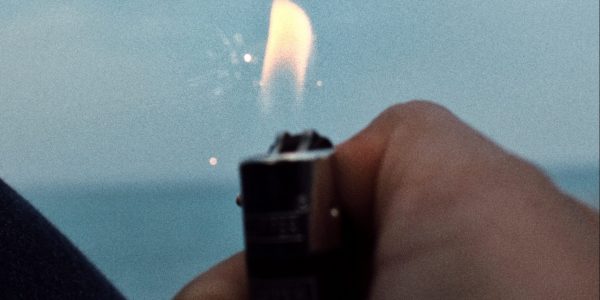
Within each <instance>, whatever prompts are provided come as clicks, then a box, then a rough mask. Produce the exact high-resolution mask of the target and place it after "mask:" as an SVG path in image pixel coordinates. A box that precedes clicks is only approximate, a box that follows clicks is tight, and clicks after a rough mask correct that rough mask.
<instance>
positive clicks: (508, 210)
mask: <svg viewBox="0 0 600 300" xmlns="http://www.w3.org/2000/svg"><path fill="white" fill-rule="evenodd" d="M335 159H336V176H337V177H336V178H337V187H338V189H339V191H340V196H341V199H342V202H343V203H342V209H343V211H344V212H345V213H346V214H347V216H348V217H349V218H350V220H352V222H354V223H355V225H356V228H357V233H356V234H357V235H360V236H363V237H364V239H362V240H365V241H369V242H366V243H367V244H366V245H364V246H365V247H368V248H370V249H371V250H372V256H370V257H369V258H370V259H371V261H372V275H371V282H370V284H369V287H368V289H369V295H370V298H371V299H416V298H417V299H418V298H429V299H448V298H477V299H480V298H502V299H505V298H511V299H514V298H520V299H566V298H569V299H572V298H598V297H599V292H598V284H599V271H598V268H599V258H598V251H599V237H598V234H599V221H598V213H597V212H596V211H593V210H591V209H589V208H587V207H585V206H583V205H581V204H579V203H578V202H576V201H574V200H573V199H571V198H569V197H568V196H566V195H564V194H563V193H561V192H560V191H559V190H558V189H557V188H556V187H555V186H554V185H553V184H552V183H551V182H550V180H548V179H547V178H546V177H545V176H544V174H543V173H542V172H540V171H539V170H538V169H537V168H535V167H534V166H532V165H531V164H529V163H527V162H525V161H523V160H521V159H519V158H517V157H515V156H513V155H511V154H509V153H507V152H505V151H504V150H502V149H500V148H499V147H498V146H496V145H495V144H494V143H492V142H490V141H489V140H487V139H486V138H484V137H483V136H481V135H480V134H479V133H477V132H476V131H474V130H473V129H471V128H470V127H469V126H467V125H466V124H464V123H463V122H461V121H460V120H459V119H457V118H456V117H455V116H454V115H452V114H451V113H450V112H449V111H447V110H446V109H444V108H442V107H440V106H437V105H435V104H432V103H428V102H421V101H418V102H410V103H407V104H401V105H396V106H394V107H391V108H389V109H388V110H386V111H385V112H384V113H382V114H381V115H380V116H379V117H378V118H377V119H375V120H374V121H373V122H372V123H371V124H370V125H369V126H368V127H367V128H366V129H364V130H363V131H362V132H360V133H359V134H357V135H356V136H355V137H353V138H352V139H350V140H349V141H347V142H345V143H343V144H341V145H340V146H338V147H337V149H336V154H335ZM245 276H246V274H245V266H244V259H243V255H241V254H237V255H235V256H233V257H232V258H230V259H228V260H226V261H224V262H222V263H221V264H219V265H217V266H215V267H214V268H212V269H211V270H209V271H208V272H206V273H205V274H203V275H201V276H199V277H198V278H196V279H195V280H193V281H192V282H191V283H189V284H188V285H187V286H186V287H185V288H184V289H183V290H182V291H181V292H180V293H179V294H178V295H177V296H176V298H177V299H245V298H247V292H246V290H247V283H246V277H245Z"/></svg>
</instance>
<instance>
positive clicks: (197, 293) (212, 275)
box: [174, 252, 248, 300]
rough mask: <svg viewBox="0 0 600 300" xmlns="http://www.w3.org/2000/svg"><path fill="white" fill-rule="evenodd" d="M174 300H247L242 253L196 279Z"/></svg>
mask: <svg viewBox="0 0 600 300" xmlns="http://www.w3.org/2000/svg"><path fill="white" fill-rule="evenodd" d="M174 299H176V300H186V299H207V300H211V299H215V300H217V299H218V300H234V299H236V300H242V299H248V284H247V278H246V262H245V257H244V252H240V253H237V254H235V255H234V256H232V257H230V258H228V259H226V260H224V261H222V262H221V263H219V264H218V265H216V266H214V267H213V268H211V269H210V270H208V271H207V272H205V273H203V274H201V275H200V276H198V277H196V278H195V279H194V280H192V281H191V282H190V283H188V284H187V285H186V286H185V287H184V288H183V289H182V290H181V291H180V292H179V293H178V294H177V295H176V296H175V298H174Z"/></svg>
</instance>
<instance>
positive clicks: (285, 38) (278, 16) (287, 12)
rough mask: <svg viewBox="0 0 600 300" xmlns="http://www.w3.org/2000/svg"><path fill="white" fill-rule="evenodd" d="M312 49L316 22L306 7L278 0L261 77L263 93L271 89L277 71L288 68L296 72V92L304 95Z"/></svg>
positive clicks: (272, 13) (274, 5)
mask: <svg viewBox="0 0 600 300" xmlns="http://www.w3.org/2000/svg"><path fill="white" fill-rule="evenodd" d="M312 49H313V32H312V26H311V25H310V19H309V18H308V16H307V15H306V13H305V12H304V10H302V8H301V7H300V6H298V5H297V4H295V3H293V2H292V1H291V0H274V1H273V6H272V8H271V20H270V24H269V37H268V39H267V48H266V51H265V59H264V63H263V72H262V77H261V80H260V85H261V87H262V90H263V94H268V92H269V86H270V82H271V80H272V79H273V73H274V72H275V71H276V70H279V69H281V68H285V69H288V70H289V71H291V72H292V74H293V75H294V79H295V85H296V93H297V94H298V95H300V94H301V93H302V90H303V88H304V81H305V77H306V69H307V67H308V63H309V60H310V56H311V53H312Z"/></svg>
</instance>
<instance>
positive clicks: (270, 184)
mask: <svg viewBox="0 0 600 300" xmlns="http://www.w3.org/2000/svg"><path fill="white" fill-rule="evenodd" d="M332 154H333V145H332V143H331V142H330V141H329V140H328V139H327V138H324V137H321V136H319V134H317V133H316V132H315V131H306V132H304V133H301V134H298V135H290V134H288V133H284V134H281V135H280V136H279V137H278V138H277V140H276V141H275V143H274V144H273V145H272V146H271V148H270V149H269V152H268V153H267V154H264V155H260V156H257V157H253V158H250V159H247V160H245V161H243V162H242V163H241V165H240V175H241V186H242V195H241V205H242V207H243V218H244V237H245V246H246V264H247V271H248V279H249V288H250V296H251V299H253V300H275V299H282V300H283V299H295V300H296V299H297V300H303V299H311V300H312V299H341V298H346V297H345V296H343V295H344V293H345V292H347V290H348V287H344V285H345V283H344V278H345V277H347V276H345V274H344V272H346V271H344V269H345V268H344V267H345V263H344V257H345V256H344V253H343V249H342V220H341V217H342V216H341V213H340V208H339V207H338V205H339V203H338V201H337V197H336V190H335V187H334V182H333V174H332V171H333V169H332Z"/></svg>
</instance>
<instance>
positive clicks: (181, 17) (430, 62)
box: [0, 0, 599, 184]
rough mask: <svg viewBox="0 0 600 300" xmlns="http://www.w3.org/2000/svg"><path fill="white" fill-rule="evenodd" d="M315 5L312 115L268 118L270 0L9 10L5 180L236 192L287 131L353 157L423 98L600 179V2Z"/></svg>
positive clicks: (2, 108) (24, 4)
mask: <svg viewBox="0 0 600 300" xmlns="http://www.w3.org/2000/svg"><path fill="white" fill-rule="evenodd" d="M300 4H301V5H303V6H304V7H305V8H306V10H307V13H308V14H309V16H310V17H311V18H312V21H313V28H314V31H315V34H316V39H317V40H316V48H315V55H314V57H313V61H312V64H311V66H310V68H309V76H308V80H307V82H308V85H307V90H306V93H305V95H304V100H303V104H302V105H301V106H293V105H292V104H291V103H290V100H289V99H287V98H286V97H281V98H280V99H275V100H274V101H276V102H277V103H276V104H275V105H274V109H273V111H271V112H270V113H268V114H265V113H263V112H261V109H260V105H259V101H258V87H257V84H256V81H257V80H258V79H259V78H260V67H261V58H262V53H263V51H264V44H265V41H266V33H267V25H268V23H267V21H268V19H267V18H268V13H269V6H270V3H269V1H241V0H236V1H234V0H225V1H178V2H177V3H161V4H154V3H148V2H144V1H128V2H127V3H125V4H123V3H121V2H120V1H110V2H109V1H105V3H97V2H94V1H53V2H52V3H48V2H45V1H40V2H35V1H2V3H1V4H0V177H2V178H4V179H5V180H7V181H9V182H12V183H17V184H35V183H61V182H68V183H77V182H82V183H86V182H122V181H125V182H128V181H139V180H141V181H147V180H219V179H224V178H229V179H233V178H235V177H236V173H237V164H238V162H239V161H240V160H241V159H242V158H243V157H245V156H248V155H251V154H254V153H256V152H261V151H264V150H266V148H267V146H268V144H269V143H270V142H271V141H272V139H273V137H274V134H275V133H276V132H278V131H281V130H285V129H289V128H293V129H297V128H307V127H312V128H316V129H318V130H319V131H321V132H322V133H324V134H326V135H329V136H331V137H332V138H333V140H334V141H335V142H340V141H343V140H344V139H346V138H348V137H349V136H351V135H352V134H353V133H355V132H356V131H358V130H359V129H360V128H362V127H363V126H365V125H366V124H367V123H368V122H369V121H370V120H371V119H372V118H373V117H375V116H376V115H377V114H378V113H379V112H380V111H382V110H383V109H385V108H386V107H387V106H389V105H391V104H393V103H396V102H402V101H406V100H409V99H413V98H420V99H432V100H435V101H436V102H438V103H441V104H443V105H445V106H447V107H449V108H450V109H451V110H453V111H454V112H455V113H456V114H457V115H458V116H459V117H461V118H462V119H464V120H465V121H467V122H468V123H469V124H471V125H473V126H474V127H476V128H478V129H479V130H481V131H482V132H483V133H484V134H486V135H488V136H489V137H491V138H492V139H493V140H495V141H497V142H498V143H500V144H501V145H503V146H504V147H506V148H508V149H510V150H511V151H513V152H516V153H517V154H520V155H522V156H524V157H526V158H528V159H530V160H533V161H534V162H536V163H538V164H541V165H544V166H561V165H564V166H567V165H574V166H580V165H593V166H597V165H598V143H599V132H598V130H599V129H598V122H599V121H598V116H599V113H598V111H599V87H598V84H599V78H598V66H599V65H598V50H599V49H598V35H599V33H598V18H599V16H598V1H596V0H590V1H588V0H585V1H583V0H582V1H559V0H543V1H513V0H510V1H487V0H485V1H391V0H385V1H377V2H376V4H374V3H372V2H369V3H367V2H365V1H358V2H356V3H353V2H348V1H337V0H332V1H305V2H300ZM245 53H251V54H252V55H254V57H256V59H255V60H254V61H253V62H251V63H245V62H244V61H243V60H242V59H241V56H242V55H243V54H245ZM318 80H320V81H322V83H323V85H322V86H321V87H318V86H317V85H316V82H317V81H318ZM212 156H216V157H218V159H219V163H218V165H217V166H215V167H213V166H210V164H209V163H208V160H209V158H210V157H212Z"/></svg>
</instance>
